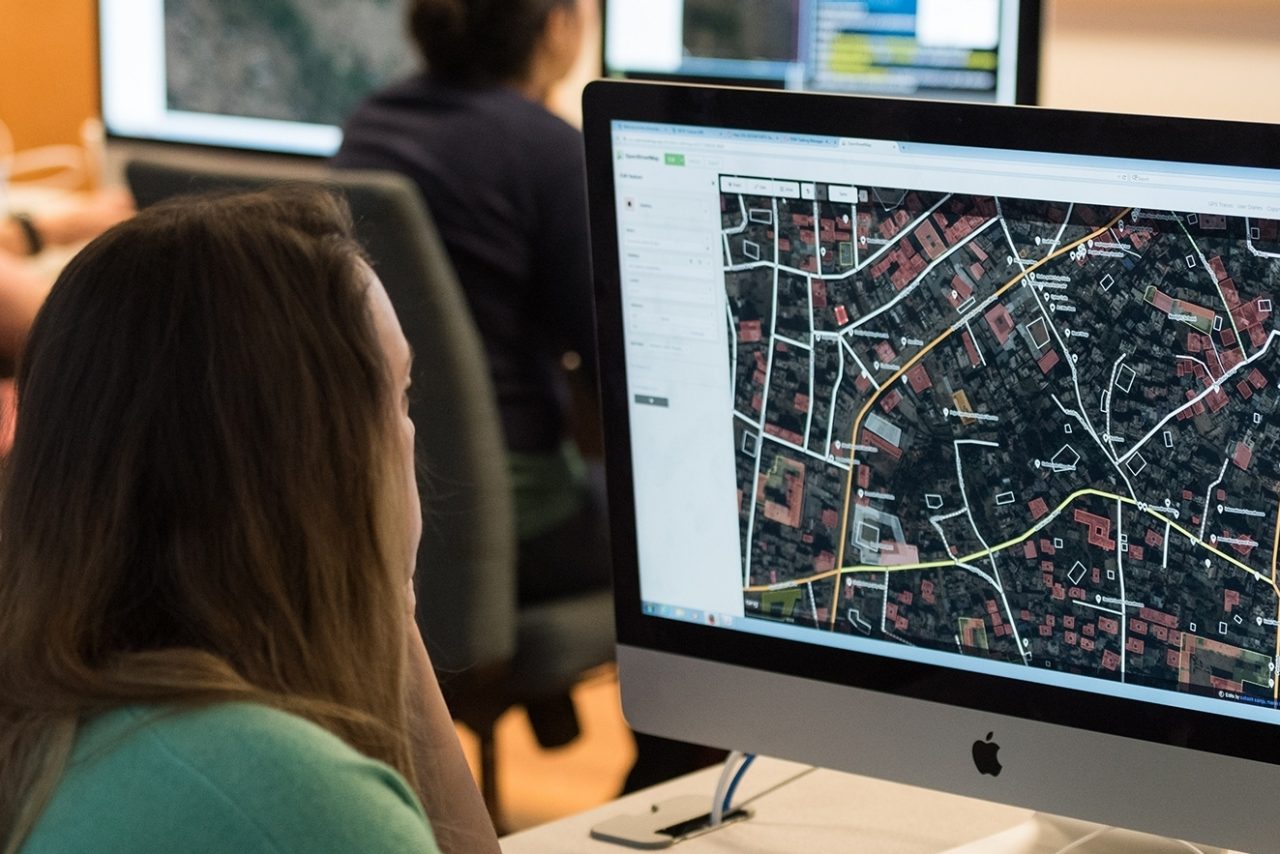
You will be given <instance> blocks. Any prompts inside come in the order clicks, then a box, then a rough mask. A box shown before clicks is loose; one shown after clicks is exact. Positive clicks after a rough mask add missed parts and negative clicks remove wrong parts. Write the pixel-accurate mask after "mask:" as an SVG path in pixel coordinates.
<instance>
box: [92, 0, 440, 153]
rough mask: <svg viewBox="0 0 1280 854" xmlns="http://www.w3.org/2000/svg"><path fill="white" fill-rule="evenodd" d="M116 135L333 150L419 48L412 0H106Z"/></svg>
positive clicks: (104, 64)
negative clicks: (356, 114) (413, 35)
mask: <svg viewBox="0 0 1280 854" xmlns="http://www.w3.org/2000/svg"><path fill="white" fill-rule="evenodd" d="M98 25H99V27H98V35H99V67H100V70H101V81H100V83H101V101H102V118H103V123H104V124H105V126H106V129H107V132H108V133H109V134H110V135H112V136H115V137H123V138H129V139H141V140H151V141H159V142H178V143H190V144H196V145H207V146H217V147H225V148H239V149H247V150H253V151H267V152H277V153H284V154H298V155H309V156H314V157H327V156H329V155H331V154H333V153H334V152H335V151H337V149H338V145H339V144H340V143H341V141H342V131H341V125H342V122H343V121H344V120H345V119H346V117H347V116H348V115H350V113H351V112H352V111H353V110H354V109H355V107H356V105H357V104H358V103H359V102H360V100H361V99H362V98H364V97H365V96H366V95H368V94H369V93H370V92H372V91H373V90H374V89H376V88H378V87H380V86H382V85H383V84H385V83H388V82H390V81H392V80H393V79H395V78H396V77H399V76H403V75H405V74H408V73H409V72H410V71H412V69H413V68H414V67H415V62H416V60H415V56H414V53H413V50H412V48H411V47H410V46H409V44H408V42H407V40H406V38H405V36H404V3H403V2H401V0H378V2H370V0H325V2H322V3H318V2H313V0H100V2H99V3H98Z"/></svg>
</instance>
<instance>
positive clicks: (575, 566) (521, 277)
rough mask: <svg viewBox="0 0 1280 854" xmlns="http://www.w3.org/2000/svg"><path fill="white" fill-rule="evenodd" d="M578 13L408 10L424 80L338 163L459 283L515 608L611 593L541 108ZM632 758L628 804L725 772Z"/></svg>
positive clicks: (580, 2) (655, 749) (576, 187)
mask: <svg viewBox="0 0 1280 854" xmlns="http://www.w3.org/2000/svg"><path fill="white" fill-rule="evenodd" d="M589 2H595V0H410V2H409V30H410V34H411V36H412V37H413V40H414V41H415V42H416V44H417V46H418V49H419V51H420V52H421V54H422V58H423V60H424V62H425V68H424V69H423V70H422V71H421V72H420V73H418V74H415V75H414V76H412V77H410V78H409V79H407V80H404V81H402V82H399V83H396V84H393V85H392V86H390V87H389V88H387V89H385V90H383V91H382V92H379V93H376V94H374V95H373V96H372V97H371V98H369V99H368V100H367V101H366V102H365V103H364V104H362V105H361V106H360V107H359V108H358V109H357V110H356V112H355V114H354V115H352V117H351V118H350V119H349V120H348V122H347V125H346V127H345V129H344V138H343V142H342V147H341V148H340V149H339V151H338V153H337V155H336V156H335V157H334V159H333V165H334V166H337V167H339V168H344V167H345V168H356V169H387V170H391V171H394V172H400V173H402V174H404V175H406V176H408V177H409V178H410V179H412V180H413V181H414V182H415V183H416V184H417V185H418V187H419V189H420V190H421V191H422V195H423V199H424V200H425V201H426V203H427V207H428V208H429V209H430V211H431V215H432V217H433V218H434V219H435V221H436V225H437V227H438V228H439V231H440V236H441V238H442V239H443V241H444V244H445V248H446V249H447V250H448V253H449V257H450V260H451V261H452V262H453V265H454V268H455V269H456V270H457V273H458V278H459V281H460V282H461V283H462V287H463V290H464V291H465V293H466V296H467V301H468V303H469V305H470V308H471V313H472V316H473V317H474V319H475V322H476V326H477V328H478V330H479V332H480V337H481V339H482V340H483V343H484V346H485V350H486V355H487V357H488V360H489V369H490V372H491V374H492V376H493V380H494V386H495V389H496V391H497V397H498V408H499V412H500V414H501V417H502V421H503V428H504V431H505V435H506V442H507V459H508V465H509V468H510V471H511V479H512V487H513V490H514V503H515V510H516V528H517V531H516V533H517V553H518V554H517V562H518V565H517V575H518V579H519V591H518V592H519V599H520V602H521V603H522V604H531V603H536V602H538V601H540V600H545V599H550V598H553V597H557V596H561V595H565V594H567V593H574V592H583V591H589V590H592V589H600V588H604V587H607V586H608V585H610V584H611V583H612V574H611V569H610V554H609V540H608V516H607V511H606V507H605V496H604V478H603V468H602V466H600V465H599V464H594V465H591V466H588V465H586V464H584V462H583V458H582V455H581V453H580V451H579V449H578V447H577V445H576V444H575V443H574V441H573V440H572V439H571V438H570V435H571V429H570V428H571V425H570V418H571V413H570V408H569V400H570V398H571V395H570V392H569V389H568V383H567V381H566V375H565V372H564V370H563V368H562V367H561V358H562V356H564V355H565V354H566V353H567V352H572V353H576V354H577V356H578V357H579V359H580V364H581V370H582V373H583V374H584V375H585V376H586V377H587V378H588V382H587V385H594V378H595V331H594V313H593V298H592V283H591V261H590V249H589V244H588V228H587V189H586V169H585V166H584V155H583V144H582V134H581V133H580V132H579V131H577V130H576V129H574V128H573V127H570V126H569V125H568V124H567V123H565V122H564V121H563V120H561V119H560V118H558V117H556V116H554V115H552V114H551V113H550V112H549V111H548V110H547V108H546V107H545V106H544V104H545V102H546V100H547V97H548V95H549V93H550V91H551V89H552V87H553V86H554V85H555V84H556V83H557V82H559V81H560V80H561V79H563V78H564V77H565V76H566V75H567V74H568V72H569V71H570V69H571V68H572V66H573V63H574V61H575V59H576V57H577V55H578V52H579V50H580V48H581V44H582V36H583V29H584V19H585V16H586V15H587V14H588V9H587V7H586V6H585V5H584V4H585V3H589ZM584 420H585V421H586V422H587V423H588V424H591V425H594V423H595V422H594V420H593V419H584ZM563 708H564V707H563V705H561V704H557V703H554V702H551V703H548V704H546V707H545V708H530V709H529V713H530V718H531V719H532V720H533V721H534V722H535V729H545V730H548V731H555V730H560V731H563V730H565V729H568V730H570V731H571V730H572V726H570V727H565V726H564V724H563V722H561V721H558V720H556V719H555V718H553V717H552V716H559V715H561V714H563V712H562V710H563ZM544 715H545V717H544ZM543 721H545V722H546V723H545V725H543V724H542V723H541V722H543ZM636 745H637V760H636V763H635V765H634V766H633V767H632V769H631V772H630V774H629V775H628V777H627V781H626V783H625V786H624V788H625V790H626V791H631V790H634V789H636V788H641V787H644V786H647V785H650V784H652V783H657V782H659V781H661V780H665V779H667V778H669V777H672V776H675V775H677V774H681V773H684V772H686V771H691V770H694V769H696V768H699V767H702V766H704V765H706V764H708V763H709V762H714V761H717V760H718V759H719V758H720V757H721V756H722V755H723V754H719V753H715V752H711V753H708V752H706V751H704V750H703V749H702V748H698V747H695V746H692V745H683V744H680V743H678V742H670V741H667V740H665V739H658V738H654V737H651V736H643V735H637V737H636Z"/></svg>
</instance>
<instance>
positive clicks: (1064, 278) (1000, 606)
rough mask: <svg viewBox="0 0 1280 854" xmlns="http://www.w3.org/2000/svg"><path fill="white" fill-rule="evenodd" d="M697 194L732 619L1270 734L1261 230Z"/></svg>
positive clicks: (1274, 365)
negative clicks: (1037, 680) (725, 455)
mask: <svg viewBox="0 0 1280 854" xmlns="http://www.w3.org/2000/svg"><path fill="white" fill-rule="evenodd" d="M720 182H721V186H720V189H721V210H722V238H723V254H724V280H725V286H726V288H727V294H728V309H729V317H728V318H727V322H728V323H729V325H730V341H731V352H730V358H731V362H732V366H733V384H734V413H733V420H734V436H735V443H736V445H735V447H736V451H737V456H736V459H737V471H738V484H739V492H738V500H739V506H740V530H741V537H742V555H743V588H744V596H745V607H746V611H747V614H748V615H749V616H753V617H758V618H764V619H770V620H781V621H787V622H791V623H796V624H802V625H809V626H814V627H817V628H820V629H823V630H830V631H835V632H842V633H849V634H860V635H863V636H867V637H871V638H876V639H880V640H886V641H890V642H899V643H903V644H912V645H917V646H921V647H929V648H933V649H939V650H949V651H952V652H957V653H960V654H964V655H979V656H984V657H989V658H995V659H1000V660H1005V661H1010V662H1014V663H1022V664H1026V665H1028V666H1032V667H1036V668H1042V669H1043V668H1050V669H1055V670H1061V671H1066V672H1072V673H1080V674H1086V675H1092V676H1100V677H1103V678H1109V679H1115V680H1123V681H1126V682H1130V683H1135V684H1141V685H1149V686H1153V687H1159V688H1166V689H1172V690H1182V691H1188V692H1195V693H1202V694H1208V695H1211V696H1216V697H1221V698H1223V699H1228V700H1237V701H1240V702H1247V703H1255V704H1260V705H1266V706H1276V705H1277V698H1278V696H1280V688H1278V687H1277V683H1276V678H1275V677H1276V674H1275V665H1276V659H1277V655H1278V654H1280V595H1278V591H1280V587H1278V586H1277V585H1278V583H1280V582H1278V579H1277V572H1276V570H1277V542H1278V538H1280V527H1278V525H1277V522H1278V517H1280V495H1278V489H1280V456H1278V455H1277V441H1278V440H1280V418H1278V417H1277V411H1276V410H1277V403H1278V402H1280V388H1278V383H1280V352H1278V351H1280V343H1278V342H1277V340H1276V339H1277V337H1278V336H1280V333H1278V332H1277V326H1276V322H1275V316H1274V314H1273V302H1272V300H1273V296H1274V295H1275V294H1276V293H1277V292H1278V291H1280V223H1278V222H1276V221H1266V220H1256V219H1246V218H1241V217H1235V216H1223V215H1220V214H1214V213H1210V212H1198V213H1196V212H1188V211H1169V210H1152V209H1142V208H1138V207H1134V208H1112V207H1105V206H1101V205H1086V204H1069V203H1062V202H1054V201H1038V200H1028V199H1014V198H992V197H987V196H967V195H956V194H950V195H949V194H944V193H936V192H926V191H921V190H912V189H889V188H876V187H854V186H838V185H827V184H806V183H802V182H798V181H791V180H786V179H775V178H759V177H739V176H728V175H725V176H721V179H720Z"/></svg>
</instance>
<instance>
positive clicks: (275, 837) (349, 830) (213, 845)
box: [21, 703, 438, 854]
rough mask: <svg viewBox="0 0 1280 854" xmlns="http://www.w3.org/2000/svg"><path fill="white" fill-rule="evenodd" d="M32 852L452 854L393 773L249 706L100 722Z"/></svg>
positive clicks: (30, 845) (84, 742)
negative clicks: (441, 847)
mask: <svg viewBox="0 0 1280 854" xmlns="http://www.w3.org/2000/svg"><path fill="white" fill-rule="evenodd" d="M21 851H22V854H54V852H57V854H66V852H69V851H75V852H79V854H99V852H103V853H104V854H105V852H121V854H123V852H130V854H173V852H182V854H205V852H208V854H214V852H218V854H223V852H235V854H267V852H270V854H293V852H307V854H328V852H339V851H341V852H368V854H381V852H396V854H401V852H413V854H417V852H429V853H430V854H438V849H437V848H436V844H435V840H434V838H433V837H432V834H431V828H430V826H429V825H428V823H427V818H426V815H425V813H424V812H423V810H422V807H421V806H420V805H419V803H418V800H417V798H416V797H415V796H414V794H413V792H412V791H411V790H410V788H409V786H408V785H407V784H406V783H405V781H404V778H402V777H401V776H400V775H399V774H397V773H396V772H395V771H394V770H393V769H391V768H390V767H389V766H387V765H384V764H383V763H381V762H375V761H374V760H372V759H369V758H367V757H365V756H364V755H362V754H360V753H358V752H357V751H355V750H354V749H352V748H351V747H349V746H348V745H347V744H346V742H344V741H342V740H341V739H339V738H338V737H336V736H334V735H333V734H331V733H330V732H328V731H327V730H324V729H322V728H321V727H319V726H316V725H315V724H313V723H311V722H309V721H306V720H303V719H302V718H300V717H297V716H296V715H291V714H288V713H285V712H281V711H277V710H275V709H270V708H267V707H265V706H260V705H254V704H248V703H224V704H220V705H215V706H210V707H208V708H204V709H200V710H195V711H181V712H175V711H165V712H160V710H157V709H155V708H150V707H142V706H134V707H129V708H125V709H122V710H119V711H116V712H113V713H111V714H107V715H103V716H102V717H100V718H97V719H95V720H94V721H92V722H91V723H90V724H88V725H87V726H85V727H84V728H82V729H81V731H80V734H79V736H78V738H77V740H76V744H75V748H74V750H73V752H72V756H71V761H70V764H69V765H68V767H67V770H66V772H65V773H64V774H63V777H62V779H61V781H60V782H59V783H58V786H57V788H56V789H55V790H54V794H53V797H52V799H51V800H50V801H49V804H48V806H47V807H46V808H45V810H44V812H43V813H42V814H41V816H40V819H39V821H38V822H37V823H36V826H35V828H34V829H33V831H32V833H31V835H30V836H29V837H28V838H27V842H26V844H25V845H24V846H23V848H22V849H21Z"/></svg>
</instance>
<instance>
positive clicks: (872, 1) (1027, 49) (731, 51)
mask: <svg viewBox="0 0 1280 854" xmlns="http://www.w3.org/2000/svg"><path fill="white" fill-rule="evenodd" d="M1039 52H1040V0H606V2H605V38H604V67H605V73H606V74H607V75H611V76H618V77H639V78H649V79H675V80H687V81H691V82H698V81H702V82H716V81H718V82H736V83H739V84H744V83H745V84H751V85H757V86H768V87H778V88H787V89H813V90H820V91H828V92H850V93H862V94H872V95H897V96H911V97H928V98H945V99H959V100H966V101H993V102H998V103H1002V104H1013V103H1021V104H1031V103H1035V101H1036V90H1037V85H1038V76H1039Z"/></svg>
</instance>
